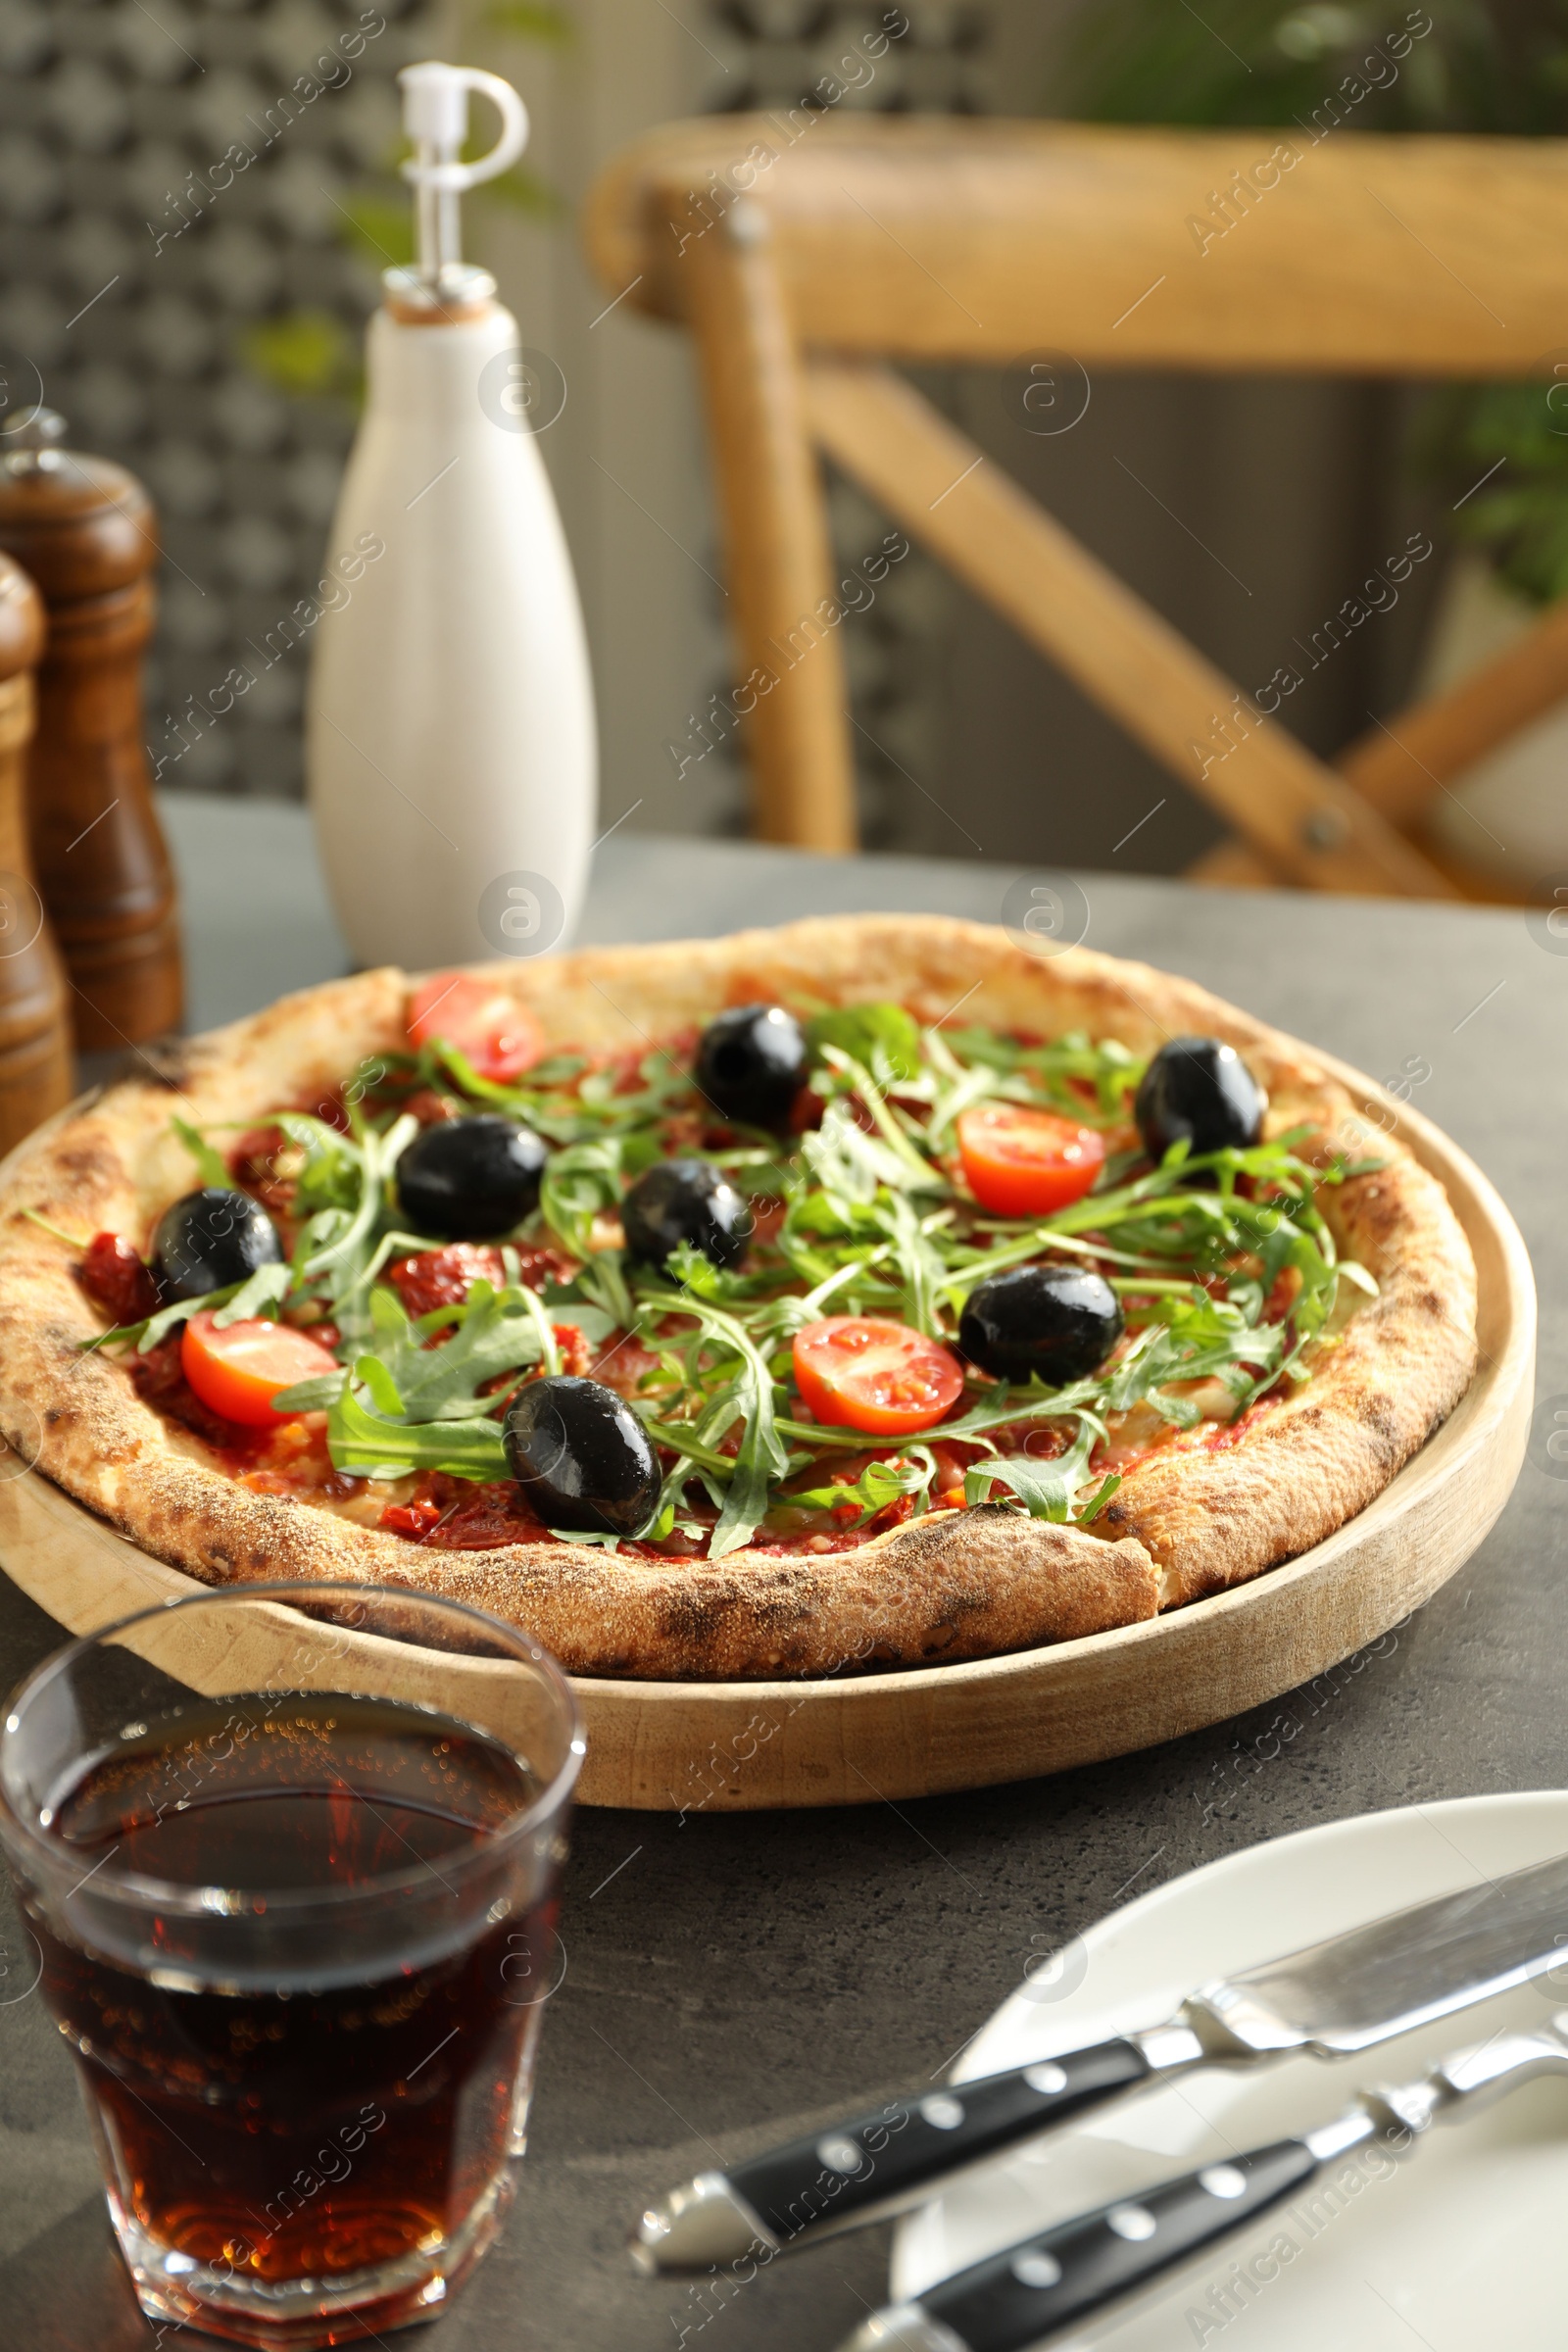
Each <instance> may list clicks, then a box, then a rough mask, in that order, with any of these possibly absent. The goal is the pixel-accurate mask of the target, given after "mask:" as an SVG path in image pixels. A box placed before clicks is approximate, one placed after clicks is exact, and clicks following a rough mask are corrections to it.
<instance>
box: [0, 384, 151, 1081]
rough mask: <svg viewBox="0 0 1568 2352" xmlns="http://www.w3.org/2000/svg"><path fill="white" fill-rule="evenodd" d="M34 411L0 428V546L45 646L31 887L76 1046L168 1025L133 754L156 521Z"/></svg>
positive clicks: (147, 795)
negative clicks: (23, 576) (68, 998)
mask: <svg viewBox="0 0 1568 2352" xmlns="http://www.w3.org/2000/svg"><path fill="white" fill-rule="evenodd" d="M64 431H65V425H64V423H63V421H62V419H61V418H60V417H57V416H56V415H55V414H54V413H53V411H52V410H49V409H38V410H35V411H34V412H32V414H31V416H30V417H28V418H27V420H26V421H25V423H24V424H23V425H22V426H20V427H19V428H14V429H13V430H12V431H11V432H9V433H7V434H6V435H5V439H4V447H5V450H6V456H5V459H4V462H3V464H0V548H4V549H5V550H6V551H7V553H8V554H10V555H12V556H14V557H15V558H16V559H17V562H18V563H19V564H22V565H23V566H24V567H25V570H26V571H27V572H28V574H29V575H30V576H31V578H32V579H33V580H34V581H35V582H36V584H37V587H38V589H39V591H40V593H41V595H42V597H43V600H44V604H45V607H46V609H47V613H48V622H49V645H48V652H47V654H46V656H45V659H44V662H43V666H42V668H41V669H40V670H39V673H38V729H37V733H36V735H35V737H34V739H33V744H32V751H31V755H30V758H29V760H28V766H27V801H28V810H29V822H30V826H31V834H32V851H33V858H34V863H35V866H36V871H37V877H38V886H39V888H40V889H41V890H42V892H43V897H44V904H45V906H46V907H48V909H49V914H50V918H51V920H52V921H53V923H54V926H55V930H56V933H57V935H58V937H59V940H60V945H61V948H62V950H63V951H64V954H65V958H66V965H67V969H68V970H69V972H70V975H71V980H72V983H73V989H74V991H75V995H74V1000H73V1026H74V1030H75V1036H76V1044H77V1046H78V1047H79V1048H80V1050H81V1051H82V1052H83V1053H98V1052H103V1051H105V1050H107V1049H111V1048H114V1047H117V1046H127V1045H140V1044H141V1043H143V1042H144V1041H145V1040H146V1039H148V1038H153V1037H161V1036H163V1035H165V1034H166V1033H167V1032H168V1031H170V1030H172V1029H177V1028H178V1026H179V1022H180V1015H181V1012H182V1010H183V1000H184V981H183V974H182V970H181V964H180V951H179V923H178V911H177V907H176V904H175V897H174V881H173V875H172V871H171V868H170V862H169V852H168V850H167V848H166V847H165V844H164V836H163V829H162V827H161V826H160V824H159V822H158V816H157V811H156V810H155V809H154V807H153V800H152V788H151V780H150V778H149V776H148V772H147V758H146V754H145V752H144V751H143V749H142V713H141V658H142V651H143V648H144V647H145V645H146V643H147V639H148V637H149V635H150V634H151V631H152V625H153V613H154V599H153V588H152V582H151V580H150V579H149V578H148V576H147V575H148V573H149V571H150V569H151V567H152V565H153V564H154V562H155V561H156V559H157V555H158V536H157V518H156V516H155V515H154V513H153V508H152V502H151V500H150V499H149V498H148V496H147V493H146V491H145V490H144V489H143V488H142V486H141V484H140V483H139V482H138V481H137V480H136V478H135V476H134V474H130V473H127V472H126V471H125V469H124V467H123V466H116V465H113V464H111V463H110V461H109V460H108V459H107V458H88V457H80V456H77V455H76V454H75V453H74V452H72V451H68V450H64V449H60V448H57V447H56V446H55V444H56V443H57V442H58V441H59V439H60V438H61V436H62V434H63V433H64Z"/></svg>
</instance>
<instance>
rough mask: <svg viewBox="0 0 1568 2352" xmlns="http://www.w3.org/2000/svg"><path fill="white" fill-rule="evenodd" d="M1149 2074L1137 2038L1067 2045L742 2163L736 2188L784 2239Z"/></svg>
mask: <svg viewBox="0 0 1568 2352" xmlns="http://www.w3.org/2000/svg"><path fill="white" fill-rule="evenodd" d="M1152 2072H1153V2069H1152V2066H1151V2065H1150V2063H1149V2060H1148V2059H1147V2058H1146V2057H1145V2055H1144V2053H1143V2051H1142V2050H1141V2049H1140V2048H1139V2046H1138V2044H1137V2042H1135V2041H1123V2040H1121V2039H1119V2038H1118V2039H1117V2040H1115V2041H1102V2042H1098V2043H1096V2044H1095V2046H1094V2047H1093V2048H1091V2049H1087V2050H1068V2051H1065V2052H1064V2053H1063V2054H1062V2055H1061V2056H1060V2057H1058V2058H1047V2059H1041V2060H1039V2061H1038V2062H1037V2063H1036V2064H1035V2065H1033V2066H1023V2067H1016V2068H1014V2069H1012V2070H1011V2071H1010V2072H1009V2073H1007V2074H1005V2075H986V2076H982V2077H981V2078H980V2080H979V2081H977V2082H958V2083H955V2084H954V2085H953V2086H952V2088H951V2089H950V2088H948V2087H946V2086H944V2087H943V2088H941V2089H937V2090H932V2091H929V2092H927V2093H926V2095H925V2096H924V2097H923V2098H918V2099H894V2100H891V2101H890V2102H889V2103H888V2105H887V2106H886V2107H879V2108H877V2109H876V2110H875V2111H874V2112H873V2113H872V2114H869V2115H858V2116H854V2117H851V2118H849V2119H848V2120H847V2121H846V2122H844V2123H842V2124H832V2125H829V2126H828V2127H827V2128H826V2129H825V2130H823V2131H813V2132H812V2133H811V2134H810V2136H809V2138H807V2139H796V2140H791V2141H790V2142H789V2144H788V2145H787V2146H785V2147H781V2148H772V2149H770V2150H769V2151H768V2153H767V2154H766V2155H765V2156H755V2157H753V2159H752V2161H751V2162H750V2163H749V2164H742V2165H738V2166H736V2167H735V2169H734V2170H733V2171H732V2172H731V2173H730V2175H729V2181H730V2185H731V2187H732V2188H733V2189H734V2190H735V2191H736V2193H737V2194H738V2195H739V2196H741V2197H743V2198H744V2199H745V2201H746V2203H747V2205H748V2206H749V2207H750V2208H751V2210H752V2212H753V2213H755V2214H756V2215H757V2218H758V2220H759V2221H760V2222H762V2223H763V2224H764V2225H765V2226H766V2228H767V2229H768V2230H769V2231H770V2232H771V2233H772V2235H773V2236H774V2237H775V2238H776V2239H777V2240H778V2241H779V2244H780V2245H781V2246H787V2245H790V2244H793V2243H796V2242H799V2241H801V2240H802V2239H803V2237H804V2238H808V2239H809V2237H810V2236H812V2235H821V2234H825V2232H826V2231H827V2230H828V2229H844V2228H845V2227H847V2226H849V2225H850V2224H852V2223H854V2222H856V2221H859V2220H861V2219H864V2218H866V2217H867V2216H869V2215H870V2214H871V2213H872V2212H880V2211H884V2210H886V2211H896V2210H897V2209H898V2207H899V2206H900V2205H901V2204H910V2203H913V2202H915V2200H916V2198H917V2196H918V2193H919V2191H920V2190H921V2189H922V2188H924V2187H925V2186H926V2185H927V2183H929V2182H931V2181H934V2180H939V2179H940V2178H941V2177H942V2175H943V2174H944V2173H951V2172H953V2171H955V2170H956V2168H957V2167H959V2166H960V2165H965V2164H973V2163H975V2162H976V2161H977V2159H979V2158H980V2157H982V2156H989V2155H991V2154H993V2153H994V2152H995V2151H996V2150H997V2149H998V2148H1005V2147H1010V2146H1011V2145H1012V2143H1013V2142H1014V2141H1015V2140H1020V2139H1028V2138H1029V2137H1030V2136H1031V2135H1032V2134H1033V2133H1034V2132H1036V2131H1048V2130H1049V2129H1050V2128H1051V2126H1052V2125H1053V2124H1058V2123H1063V2122H1065V2121H1066V2119H1067V2118H1068V2117H1069V2116H1073V2115H1081V2114H1082V2113H1083V2111H1084V2109H1085V2108H1086V2107H1093V2106H1097V2105H1098V2104H1099V2102H1100V2101H1101V2100H1102V2099H1108V2098H1112V2097H1114V2096H1115V2094H1116V2093H1117V2092H1118V2091H1122V2090H1127V2089H1130V2088H1131V2087H1132V2085H1133V2084H1134V2083H1135V2082H1146V2081H1147V2080H1148V2078H1149V2076H1150V2075H1151V2074H1152Z"/></svg>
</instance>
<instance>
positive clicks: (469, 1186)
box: [398, 1110, 549, 1242]
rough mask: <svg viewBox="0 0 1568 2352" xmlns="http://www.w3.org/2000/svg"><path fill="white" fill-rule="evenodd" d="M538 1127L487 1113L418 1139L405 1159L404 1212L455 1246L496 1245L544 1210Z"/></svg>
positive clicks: (401, 1164) (444, 1124) (401, 1178)
mask: <svg viewBox="0 0 1568 2352" xmlns="http://www.w3.org/2000/svg"><path fill="white" fill-rule="evenodd" d="M548 1156H549V1155H548V1153H547V1152H546V1151H545V1147H544V1145H543V1144H542V1143H541V1142H540V1140H539V1138H538V1136H536V1135H535V1133H534V1131H533V1129H532V1128H531V1127H519V1126H518V1124H517V1122H516V1120H515V1119H504V1118H502V1117H500V1115H499V1114H498V1113H496V1112H494V1111H489V1110H486V1111H480V1112H479V1113H478V1114H477V1115H476V1116H475V1117H473V1118H471V1119H443V1120H441V1121H440V1122H439V1123H438V1124H437V1125H436V1126H434V1127H426V1128H425V1129H424V1131H423V1133H422V1134H420V1135H417V1136H416V1137H415V1139H414V1141H413V1143H412V1144H410V1145H409V1147H408V1149H407V1151H406V1152H404V1154H403V1156H402V1158H401V1159H400V1160H399V1161H398V1199H399V1201H401V1202H402V1204H403V1214H404V1215H405V1216H406V1217H407V1218H408V1219H409V1221H410V1223H411V1224H413V1225H416V1226H417V1228H418V1230H419V1231H420V1233H434V1234H439V1235H440V1236H441V1239H442V1240H443V1241H448V1242H493V1241H495V1240H496V1238H497V1237H498V1236H499V1235H501V1234H503V1233H510V1232H511V1231H512V1229H513V1227H514V1226H515V1225H518V1224H520V1223H521V1222H522V1219H523V1218H524V1217H525V1216H527V1214H528V1212H529V1210H530V1209H534V1208H537V1207H538V1205H539V1178H540V1174H541V1172H542V1170H543V1168H544V1164H545V1160H546V1158H547V1157H548Z"/></svg>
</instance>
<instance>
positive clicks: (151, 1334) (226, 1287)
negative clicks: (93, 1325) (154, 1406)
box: [81, 1266, 289, 1355]
mask: <svg viewBox="0 0 1568 2352" xmlns="http://www.w3.org/2000/svg"><path fill="white" fill-rule="evenodd" d="M288 1286H289V1269H288V1267H287V1266H259V1267H258V1268H257V1270H256V1272H255V1273H254V1274H252V1275H251V1276H250V1277H249V1279H248V1280H247V1281H245V1282H227V1283H224V1284H223V1286H222V1288H221V1290H217V1291H204V1292H203V1293H202V1295H201V1297H200V1298H199V1299H174V1300H173V1301H172V1304H171V1305H169V1306H161V1307H160V1308H159V1309H158V1311H157V1313H156V1314H153V1315H147V1316H145V1317H144V1318H143V1320H142V1321H141V1322H140V1323H120V1324H117V1325H116V1326H115V1328H114V1330H113V1331H96V1332H94V1333H93V1335H92V1337H91V1339H87V1340H83V1341H82V1342H81V1350H82V1353H83V1354H84V1355H90V1354H92V1353H93V1352H94V1350H95V1349H97V1348H118V1347H119V1346H120V1345H121V1344H122V1343H123V1342H129V1343H131V1344H132V1345H133V1346H134V1348H135V1350H136V1353H137V1354H138V1355H147V1354H150V1353H151V1351H152V1349H153V1348H156V1347H157V1345H158V1343H159V1341H160V1340H162V1339H166V1338H167V1337H168V1335H169V1334H170V1332H172V1331H173V1330H174V1329H175V1328H176V1326H177V1325H179V1324H181V1323H188V1322H189V1321H190V1318H191V1316H192V1315H199V1314H202V1313H203V1312H204V1311H206V1310H207V1309H209V1308H211V1309H213V1310H214V1312H213V1320H214V1322H215V1323H218V1324H220V1325H227V1324H229V1323H237V1322H238V1321H239V1320H240V1319H241V1317H242V1316H248V1315H253V1314H255V1313H256V1311H257V1309H258V1307H261V1306H266V1305H269V1304H273V1303H275V1302H276V1301H277V1300H279V1299H282V1298H283V1297H284V1296H285V1294H286V1292H287V1290H288Z"/></svg>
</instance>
